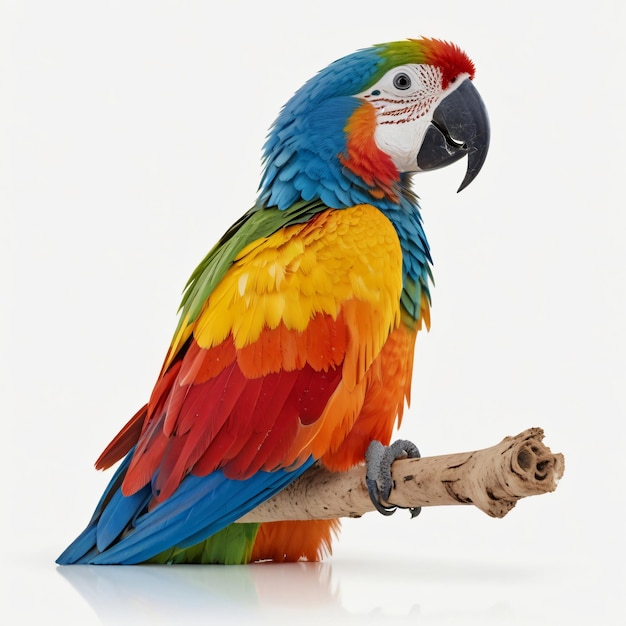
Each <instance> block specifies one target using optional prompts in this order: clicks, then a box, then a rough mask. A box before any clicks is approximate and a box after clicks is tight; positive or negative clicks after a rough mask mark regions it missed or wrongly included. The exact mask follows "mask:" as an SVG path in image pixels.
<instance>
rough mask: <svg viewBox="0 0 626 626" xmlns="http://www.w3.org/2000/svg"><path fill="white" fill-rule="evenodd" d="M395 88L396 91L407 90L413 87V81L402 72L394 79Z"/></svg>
mask: <svg viewBox="0 0 626 626" xmlns="http://www.w3.org/2000/svg"><path fill="white" fill-rule="evenodd" d="M393 86H394V87H395V88H396V89H401V90H403V91H404V90H406V89H408V88H409V87H410V86H411V79H410V78H409V76H408V75H407V74H405V73H404V72H400V74H396V75H395V76H394V77H393Z"/></svg>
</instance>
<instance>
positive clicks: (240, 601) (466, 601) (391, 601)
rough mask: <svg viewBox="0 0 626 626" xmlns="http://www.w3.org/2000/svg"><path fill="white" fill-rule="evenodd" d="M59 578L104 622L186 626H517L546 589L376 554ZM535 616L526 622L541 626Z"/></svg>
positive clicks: (504, 573)
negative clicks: (531, 598)
mask: <svg viewBox="0 0 626 626" xmlns="http://www.w3.org/2000/svg"><path fill="white" fill-rule="evenodd" d="M57 571H58V572H59V574H60V575H61V576H62V577H63V578H64V579H65V580H67V581H68V582H69V583H70V584H71V585H72V587H73V588H74V589H75V590H76V591H77V592H78V593H79V594H80V596H82V598H84V600H86V601H87V602H88V604H89V605H90V606H91V608H92V609H93V611H94V612H95V613H96V615H97V617H98V619H99V620H100V622H101V623H103V624H124V623H132V624H144V623H150V624H175V623H181V624H182V623H184V624H185V626H189V625H192V624H193V625H195V624H215V623H218V622H217V620H219V619H222V620H224V623H227V624H238V625H239V624H271V625H272V626H277V625H279V624H286V623H289V624H294V623H298V621H300V622H303V621H304V623H312V622H313V621H315V622H319V623H320V624H321V626H325V624H324V622H325V623H326V624H336V623H339V624H359V626H362V625H363V624H368V625H369V624H389V623H393V622H394V621H397V620H403V621H406V620H407V619H408V620H411V621H414V622H418V623H419V624H420V626H429V625H436V626H442V625H446V626H447V625H454V626H458V625H459V624H461V623H462V624H480V626H485V625H486V624H498V626H500V625H501V624H503V623H507V624H508V623H518V622H516V621H515V620H516V619H517V618H519V617H520V616H519V613H518V611H516V610H515V609H514V607H515V606H518V607H524V606H525V604H526V599H525V598H526V595H525V594H527V592H528V589H529V588H532V589H533V593H534V594H536V592H537V590H541V589H542V588H543V586H544V584H545V576H539V577H537V575H536V573H535V570H534V568H530V567H528V568H527V567H523V566H519V565H516V564H507V563H499V564H495V563H481V562H478V561H477V562H472V561H469V562H461V561H459V560H438V559H434V560H432V559H431V560H425V559H422V560H416V559H403V558H397V557H396V558H391V557H384V556H382V555H379V556H378V557H372V558H370V559H367V558H364V557H359V558H348V559H345V558H344V559H339V560H336V561H334V562H332V563H329V562H326V563H288V564H275V563H258V564H253V565H241V566H236V565H229V566H224V565H172V566H166V565H143V566H111V565H107V566H94V565H73V566H67V567H59V568H57ZM548 577H550V576H549V575H548ZM524 590H526V591H524ZM535 609H536V607H535ZM535 609H531V613H532V615H531V617H532V620H531V621H533V623H535V624H542V623H543V622H541V621H537V619H538V617H540V614H541V612H540V611H538V610H535ZM525 610H528V607H527V608H526V609H525ZM519 623H522V622H519Z"/></svg>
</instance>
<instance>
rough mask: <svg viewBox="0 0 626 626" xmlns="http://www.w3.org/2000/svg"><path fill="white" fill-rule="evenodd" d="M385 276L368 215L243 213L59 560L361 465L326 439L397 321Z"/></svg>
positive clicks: (106, 556) (242, 508)
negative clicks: (318, 473) (317, 467)
mask: <svg viewBox="0 0 626 626" xmlns="http://www.w3.org/2000/svg"><path fill="white" fill-rule="evenodd" d="M401 266H402V256H401V250H400V244H399V240H398V236H397V234H396V231H395V230H394V227H393V226H392V224H391V222H390V221H389V220H388V219H387V218H386V217H385V216H384V215H383V214H382V213H381V212H380V211H379V210H378V209H376V208H374V207H373V206H371V205H357V206H355V207H351V208H349V209H344V210H331V209H328V208H327V207H325V206H324V205H323V204H321V203H319V202H316V203H300V204H298V205H296V206H294V207H293V208H292V209H291V210H287V211H279V210H268V209H265V210H263V211H255V210H252V211H250V212H248V213H247V214H246V215H245V216H244V217H243V218H242V219H241V220H240V221H239V222H238V223H237V224H235V225H234V226H233V227H232V228H231V229H230V230H229V231H228V232H227V233H226V235H225V236H224V238H222V240H221V241H220V242H219V243H218V245H217V246H216V247H215V248H214V249H213V250H212V251H211V252H210V253H209V255H208V256H207V257H206V258H205V260H204V261H203V262H202V263H201V264H200V266H199V268H198V270H196V272H195V273H194V274H193V275H192V278H191V280H190V282H189V284H188V286H187V290H186V292H185V295H184V299H183V304H182V312H181V322H180V324H179V327H178V329H177V331H176V333H175V335H174V339H173V341H172V346H171V348H170V350H169V352H168V355H167V357H166V359H165V363H164V365H163V369H162V372H161V375H160V377H159V380H158V381H157V384H156V385H155V388H154V391H153V393H152V396H151V398H150V401H149V402H148V404H147V405H146V407H144V408H142V409H141V410H140V411H139V412H138V413H137V414H136V415H135V416H134V417H133V419H131V421H130V422H129V424H127V425H126V426H125V427H124V428H123V429H122V431H121V432H120V434H119V435H118V437H116V439H114V440H113V442H112V443H111V444H110V445H109V447H108V448H107V449H106V450H105V451H104V453H103V454H102V456H101V457H100V459H99V460H98V463H97V466H98V467H106V466H109V465H111V464H112V463H114V462H116V461H117V460H119V459H120V458H122V457H124V456H125V458H124V460H123V462H122V465H121V466H120V468H118V472H117V473H116V476H115V477H114V478H113V480H112V481H111V484H110V486H109V488H108V489H107V491H106V492H105V494H104V496H103V497H102V500H101V502H100V504H99V505H98V507H97V509H96V513H95V514H94V518H93V519H92V523H91V524H90V526H89V527H88V528H87V530H86V531H85V532H84V533H83V534H82V535H81V536H80V537H79V538H78V539H77V540H76V541H75V542H74V544H72V546H70V547H69V548H68V550H67V551H66V553H64V555H62V556H61V557H60V559H59V562H63V561H65V562H70V561H72V560H73V561H74V562H75V556H76V551H83V555H81V557H79V558H81V559H82V562H91V563H137V562H141V561H144V560H146V559H149V558H151V557H153V556H154V555H155V554H157V553H160V552H162V551H163V550H166V549H168V548H170V547H172V546H174V545H176V546H179V547H186V546H190V545H193V544H194V543H197V542H199V541H201V540H202V539H204V538H206V537H208V536H210V535H211V534H214V533H215V532H218V531H219V530H221V529H222V528H224V527H225V526H227V525H228V524H230V523H232V522H234V521H236V520H237V519H239V518H240V517H241V516H242V515H244V514H245V513H247V512H248V511H250V510H252V509H253V508H254V507H255V506H257V505H258V504H260V503H261V502H263V501H264V500H266V499H268V498H269V497H271V496H272V495H274V494H275V493H276V492H278V491H279V490H281V489H283V488H284V487H285V486H286V485H287V484H289V483H290V482H292V481H293V480H295V478H297V477H298V476H299V475H300V474H301V473H302V472H304V471H305V470H306V469H307V468H308V467H310V466H311V465H312V464H313V463H314V462H315V461H317V460H319V459H322V460H323V459H324V457H325V455H327V456H328V458H329V459H330V458H332V463H333V464H334V466H336V467H337V466H341V465H342V464H343V465H348V466H349V465H350V464H351V463H354V462H356V461H357V460H359V459H362V458H363V455H364V449H361V448H364V446H365V445H367V443H369V439H368V438H367V437H366V438H364V439H363V444H362V445H361V446H359V445H357V446H355V445H353V444H354V437H353V440H352V441H351V445H350V446H347V448H349V450H347V451H346V455H347V456H345V457H344V458H342V456H341V450H342V448H341V445H342V442H344V441H345V440H346V439H347V438H348V436H349V434H350V431H351V429H352V427H353V426H354V424H355V422H356V420H357V418H358V416H359V414H360V413H361V409H362V407H363V403H364V398H365V395H366V393H367V390H368V388H369V387H371V386H372V384H373V383H372V381H373V379H375V378H376V377H377V376H378V377H379V376H380V371H378V369H379V368H377V367H372V364H373V363H374V362H375V361H376V359H377V357H378V356H379V354H380V353H381V350H382V348H383V346H384V345H385V343H386V341H387V339H388V338H389V337H390V335H391V334H392V333H394V331H395V330H396V329H398V327H399V325H400V305H399V302H400V297H401V293H402V271H401ZM396 415H397V412H396V410H395V407H394V410H393V415H392V416H391V422H392V424H393V420H395V418H396ZM392 424H391V425H392ZM391 425H390V426H389V430H390V428H391ZM85 547H87V548H88V551H87V552H85Z"/></svg>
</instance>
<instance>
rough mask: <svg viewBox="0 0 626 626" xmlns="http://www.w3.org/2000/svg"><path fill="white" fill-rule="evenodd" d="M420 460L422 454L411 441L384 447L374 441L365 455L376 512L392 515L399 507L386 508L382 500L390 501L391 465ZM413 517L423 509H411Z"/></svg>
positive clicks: (366, 478)
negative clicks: (400, 460)
mask: <svg viewBox="0 0 626 626" xmlns="http://www.w3.org/2000/svg"><path fill="white" fill-rule="evenodd" d="M404 458H409V459H419V458H420V452H419V450H418V449H417V446H416V445H415V444H414V443H411V442H410V441H406V440H404V439H398V440H397V441H394V442H393V443H392V444H391V445H390V446H383V444H382V443H380V441H372V442H371V443H370V445H369V446H368V448H367V452H366V453H365V462H366V465H367V472H366V475H365V482H366V484H367V490H368V492H369V494H370V498H371V500H372V503H373V504H374V506H375V507H376V510H377V511H378V512H379V513H382V514H383V515H392V514H393V513H395V511H396V509H397V508H399V507H397V506H385V505H383V504H382V502H381V500H384V501H385V502H388V501H389V495H390V494H391V488H392V486H393V481H392V480H391V464H392V463H393V462H394V461H395V460H396V459H404ZM409 511H410V512H411V517H416V516H417V515H419V513H420V511H421V507H415V508H409Z"/></svg>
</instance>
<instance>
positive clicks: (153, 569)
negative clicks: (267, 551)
mask: <svg viewBox="0 0 626 626" xmlns="http://www.w3.org/2000/svg"><path fill="white" fill-rule="evenodd" d="M57 571H58V572H59V573H60V574H61V576H63V578H65V579H66V580H67V581H68V582H69V583H70V584H71V585H72V586H73V587H74V588H75V589H76V591H78V593H79V594H80V595H81V596H82V597H83V598H84V599H85V600H86V601H87V602H88V603H89V605H90V606H91V607H92V608H93V610H94V611H95V613H96V614H97V616H98V618H99V619H100V620H101V621H102V622H103V623H105V624H113V623H115V624H119V623H121V622H123V621H125V620H128V621H136V620H138V619H141V620H149V621H150V622H152V623H172V620H173V619H176V620H181V619H185V620H187V624H188V623H190V621H189V619H192V620H193V619H196V620H201V621H203V622H207V618H208V617H210V618H215V617H217V616H220V615H228V618H229V620H237V622H243V623H247V622H250V621H252V620H258V618H259V617H262V616H263V614H266V615H267V617H269V616H270V614H274V613H276V612H278V613H282V612H285V611H286V612H288V611H289V610H290V609H292V608H297V609H298V610H307V609H308V610H315V611H316V612H319V611H324V610H325V609H329V610H331V611H332V612H335V613H336V611H337V609H338V608H339V603H338V600H339V594H338V591H337V590H336V589H335V588H334V585H333V581H332V570H331V566H330V565H329V564H328V563H288V564H271V563H258V564H254V565H242V566H236V565H230V566H223V565H215V566H213V565H174V566H160V565H142V566H95V565H75V566H69V567H59V568H57ZM208 621H212V619H211V620H208ZM191 623H195V622H191Z"/></svg>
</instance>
